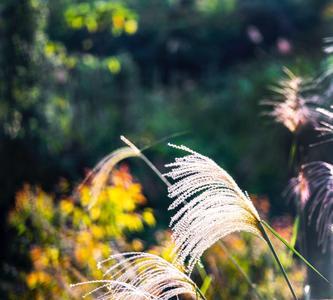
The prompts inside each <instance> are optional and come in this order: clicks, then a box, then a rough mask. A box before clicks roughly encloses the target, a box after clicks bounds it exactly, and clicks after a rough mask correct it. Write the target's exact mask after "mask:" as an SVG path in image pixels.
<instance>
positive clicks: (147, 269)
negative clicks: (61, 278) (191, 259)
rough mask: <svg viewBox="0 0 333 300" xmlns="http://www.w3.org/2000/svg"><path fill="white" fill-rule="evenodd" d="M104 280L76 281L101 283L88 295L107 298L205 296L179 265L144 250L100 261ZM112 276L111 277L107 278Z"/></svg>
mask: <svg viewBox="0 0 333 300" xmlns="http://www.w3.org/2000/svg"><path fill="white" fill-rule="evenodd" d="M98 267H99V268H101V269H103V270H104V278H105V279H103V280H95V281H88V282H81V283H77V284H73V285H72V287H77V286H82V285H87V284H90V285H95V286H96V285H97V287H95V288H93V289H92V290H91V291H90V292H88V293H87V294H86V295H84V297H86V296H93V297H94V299H99V300H107V299H116V300H144V299H148V300H157V299H158V300H168V299H174V298H175V297H178V296H180V295H185V294H186V295H189V296H191V297H192V298H194V299H202V298H201V297H200V295H199V294H198V292H197V291H198V287H197V286H196V285H195V283H194V282H193V281H192V280H191V279H190V278H189V277H188V276H187V275H186V274H184V273H183V272H182V271H181V270H180V269H178V268H177V267H176V266H175V265H173V264H171V263H169V262H167V261H166V260H164V259H163V258H161V257H159V256H156V255H153V254H149V253H144V252H127V253H121V254H115V255H112V256H110V257H109V258H108V259H106V260H104V261H102V262H100V263H99V264H98ZM107 278H109V279H107Z"/></svg>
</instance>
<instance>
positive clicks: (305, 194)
mask: <svg viewBox="0 0 333 300" xmlns="http://www.w3.org/2000/svg"><path fill="white" fill-rule="evenodd" d="M308 171H309V169H308V168H307V167H306V165H303V166H302V167H301V170H300V172H299V173H298V175H297V176H296V177H294V178H292V179H291V180H290V182H289V185H288V187H287V190H286V194H287V195H288V196H289V197H293V196H296V197H297V200H299V201H300V205H301V208H302V209H303V208H304V207H305V205H306V203H307V202H308V200H309V198H310V183H309V180H308V174H307V173H308Z"/></svg>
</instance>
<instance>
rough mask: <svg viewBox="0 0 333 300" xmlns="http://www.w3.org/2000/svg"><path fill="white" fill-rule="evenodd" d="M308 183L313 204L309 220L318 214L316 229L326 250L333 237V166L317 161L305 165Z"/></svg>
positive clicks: (310, 207)
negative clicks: (332, 236)
mask: <svg viewBox="0 0 333 300" xmlns="http://www.w3.org/2000/svg"><path fill="white" fill-rule="evenodd" d="M302 168H303V170H305V171H306V177H307V181H308V182H309V183H310V189H311V196H312V198H311V202H310V205H309V212H310V214H309V219H310V220H311V219H312V218H313V216H314V214H315V213H316V212H317V214H318V215H317V219H316V229H317V231H318V234H319V244H320V245H321V246H322V248H323V250H326V247H327V243H328V241H329V240H330V238H331V235H332V224H333V165H332V164H329V163H326V162H321V161H316V162H311V163H308V164H305V165H304V166H303V167H302Z"/></svg>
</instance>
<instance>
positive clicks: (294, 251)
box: [261, 220, 333, 286]
mask: <svg viewBox="0 0 333 300" xmlns="http://www.w3.org/2000/svg"><path fill="white" fill-rule="evenodd" d="M261 223H262V224H263V225H264V226H265V227H266V228H267V229H268V230H269V231H270V232H271V233H272V234H273V235H274V236H275V237H276V238H278V239H279V240H280V241H281V242H282V243H283V244H285V246H286V247H287V248H288V249H289V250H291V251H292V252H293V253H294V254H295V255H296V256H297V257H298V258H300V259H301V260H302V261H303V262H304V263H305V264H306V265H307V266H308V267H309V268H311V269H312V270H313V271H314V272H315V273H317V274H318V275H319V276H320V277H321V278H322V279H324V280H325V281H326V282H327V283H328V284H329V285H331V286H333V285H332V283H331V282H330V281H329V280H328V279H327V278H326V277H325V276H324V275H322V274H321V273H320V272H319V271H318V270H317V269H316V268H315V267H314V266H313V265H312V264H311V263H310V262H309V261H308V260H307V259H306V258H304V256H302V255H301V254H300V253H299V252H298V251H297V250H296V249H295V248H294V247H293V246H292V245H290V244H289V243H288V242H287V241H286V240H285V239H284V238H283V237H282V236H281V235H279V234H278V233H277V232H276V231H275V230H274V229H273V228H272V227H271V226H270V225H269V224H268V223H267V222H266V221H264V220H261Z"/></svg>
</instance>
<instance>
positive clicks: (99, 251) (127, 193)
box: [10, 167, 155, 299]
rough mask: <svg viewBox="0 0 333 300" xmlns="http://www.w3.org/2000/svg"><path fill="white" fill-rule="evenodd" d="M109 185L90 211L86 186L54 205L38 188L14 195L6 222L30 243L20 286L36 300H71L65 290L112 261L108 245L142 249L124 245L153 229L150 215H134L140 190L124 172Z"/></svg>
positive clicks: (115, 175)
mask: <svg viewBox="0 0 333 300" xmlns="http://www.w3.org/2000/svg"><path fill="white" fill-rule="evenodd" d="M110 179H111V180H110V182H112V184H111V185H108V186H107V187H106V188H105V189H103V191H102V192H101V193H100V194H99V196H98V201H96V204H95V205H94V206H93V207H92V208H91V209H90V210H88V209H87V206H88V205H89V203H90V197H91V189H92V186H91V185H90V184H89V183H86V184H85V185H84V186H82V187H81V188H80V189H79V191H78V194H77V195H78V196H79V197H78V198H75V199H74V198H69V197H64V198H61V200H60V201H56V200H55V199H54V198H53V197H52V196H51V195H48V194H46V193H45V192H44V191H42V190H41V189H40V188H33V187H31V186H28V185H26V186H24V188H23V189H22V190H21V191H20V192H18V193H17V196H16V205H15V209H14V210H13V211H12V212H11V214H10V222H11V224H12V225H14V226H16V227H17V228H18V230H19V231H22V229H21V228H22V226H23V229H24V231H26V233H28V234H27V237H30V238H31V241H30V242H31V248H30V259H31V261H32V265H33V268H32V270H31V272H29V273H27V274H26V276H25V281H26V284H27V287H28V288H29V289H31V290H32V291H34V297H35V298H36V299H37V298H38V297H41V298H42V299H45V298H46V297H48V298H49V296H48V295H52V299H59V298H60V299H70V298H69V294H68V290H67V289H64V288H63V286H64V285H66V286H68V285H69V284H70V283H73V282H77V281H82V280H87V279H88V278H101V276H102V272H101V270H99V269H97V266H96V263H97V262H98V261H100V260H103V259H105V258H107V257H109V256H110V255H111V252H112V248H111V247H110V241H112V240H113V241H115V242H116V243H117V244H118V243H119V244H120V245H122V247H125V249H126V250H127V249H132V250H134V251H140V250H142V249H143V248H144V245H143V243H142V242H141V241H140V240H138V239H134V240H133V242H129V243H127V242H126V240H125V239H124V236H125V233H126V232H136V231H141V230H143V229H144V224H146V225H148V226H154V225H155V217H154V214H153V211H152V209H148V208H146V209H143V211H142V212H141V213H140V212H139V211H138V208H139V206H141V205H143V204H145V203H146V199H145V197H144V196H143V194H142V188H141V185H140V184H138V183H134V182H133V178H132V176H131V175H130V173H129V171H128V169H127V168H126V167H121V168H120V169H119V170H114V171H113V172H112V174H111V177H110ZM29 224H33V225H32V227H31V225H29ZM111 245H112V244H111ZM117 251H119V250H117ZM55 274H56V280H55Z"/></svg>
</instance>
